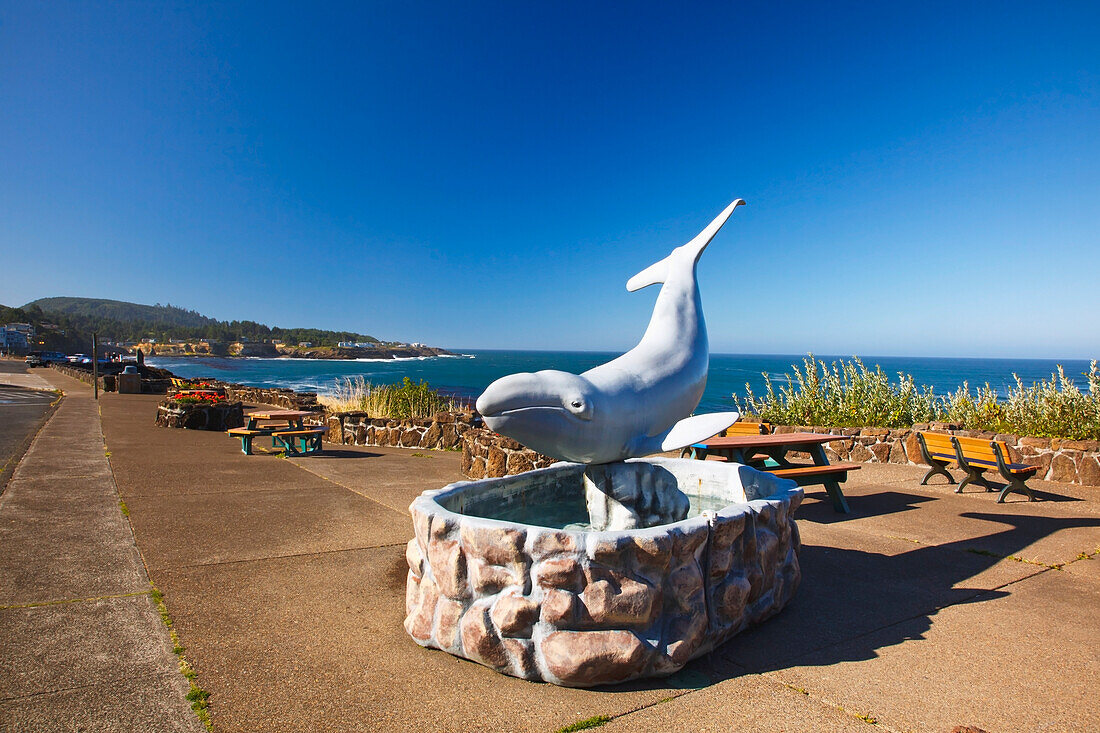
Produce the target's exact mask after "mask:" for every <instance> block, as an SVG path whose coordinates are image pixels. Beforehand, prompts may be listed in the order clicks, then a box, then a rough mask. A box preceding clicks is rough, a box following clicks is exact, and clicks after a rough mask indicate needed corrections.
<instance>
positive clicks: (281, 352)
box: [147, 344, 455, 361]
mask: <svg viewBox="0 0 1100 733" xmlns="http://www.w3.org/2000/svg"><path fill="white" fill-rule="evenodd" d="M248 346H251V347H253V348H248V349H243V350H241V351H240V353H229V354H216V353H211V352H208V351H184V350H182V349H174V348H171V347H167V348H161V349H156V348H154V349H150V350H149V352H148V354H147V356H149V357H154V358H155V357H171V358H173V359H175V358H186V357H206V358H209V357H211V356H216V357H219V358H222V359H243V358H257V357H259V358H271V359H279V358H285V359H344V360H348V361H353V360H355V359H417V358H428V357H433V356H455V354H454V353H453V352H450V351H447V350H446V349H440V348H436V347H434V346H401V347H386V346H380V347H377V348H373V347H372V348H354V347H342V346H312V347H302V346H284V347H277V346H274V345H272V344H249V345H248Z"/></svg>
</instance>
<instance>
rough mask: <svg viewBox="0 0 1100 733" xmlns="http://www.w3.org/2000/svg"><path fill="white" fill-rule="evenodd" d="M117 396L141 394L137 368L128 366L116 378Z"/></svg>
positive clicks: (139, 376)
mask: <svg viewBox="0 0 1100 733" xmlns="http://www.w3.org/2000/svg"><path fill="white" fill-rule="evenodd" d="M117 380H118V381H117V384H118V392H119V394H141V375H140V374H138V370H137V367H135V366H128V367H126V368H125V369H123V370H122V373H121V374H119V375H118V376H117Z"/></svg>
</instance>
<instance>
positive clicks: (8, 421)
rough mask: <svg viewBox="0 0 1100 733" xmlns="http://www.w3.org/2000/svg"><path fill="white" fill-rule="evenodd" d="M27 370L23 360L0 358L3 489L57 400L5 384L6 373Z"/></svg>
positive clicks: (0, 478)
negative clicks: (51, 404)
mask: <svg viewBox="0 0 1100 733" xmlns="http://www.w3.org/2000/svg"><path fill="white" fill-rule="evenodd" d="M26 373H27V368H26V366H24V364H23V362H21V361H14V360H10V359H0V492H3V490H4V487H6V486H7V484H8V479H9V478H11V473H12V471H13V470H15V466H16V464H18V463H19V459H20V458H22V457H23V453H24V452H25V451H26V450H27V446H28V445H29V444H30V440H31V438H33V437H34V434H35V433H36V432H37V431H38V428H39V426H40V425H41V423H42V420H43V418H45V416H46V413H47V412H48V411H49V409H50V403H51V402H53V401H54V400H55V399H57V398H56V396H55V395H53V394H51V393H49V392H39V391H36V390H33V389H26V388H25V387H16V386H13V385H10V384H5V382H6V381H8V380H6V379H5V375H8V374H26Z"/></svg>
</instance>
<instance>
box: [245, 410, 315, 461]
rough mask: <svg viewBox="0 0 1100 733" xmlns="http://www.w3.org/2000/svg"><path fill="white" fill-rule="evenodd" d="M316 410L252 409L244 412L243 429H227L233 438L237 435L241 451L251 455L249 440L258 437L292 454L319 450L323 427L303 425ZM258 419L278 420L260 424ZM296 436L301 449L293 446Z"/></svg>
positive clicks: (273, 446)
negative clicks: (264, 438) (274, 422)
mask: <svg viewBox="0 0 1100 733" xmlns="http://www.w3.org/2000/svg"><path fill="white" fill-rule="evenodd" d="M316 414H317V412H314V411H310V410H253V411H252V412H249V413H246V414H245V418H246V420H247V422H246V424H245V426H244V427H243V428H231V429H230V430H227V431H226V432H227V433H228V434H229V435H231V436H232V437H234V438H240V440H241V450H242V451H243V452H244V454H245V455H248V456H250V455H252V440H253V438H257V437H270V438H271V447H272V448H279V447H280V446H281V447H282V449H284V450H286V452H287V453H288V454H291V455H302V454H304V453H320V452H321V435H322V434H323V433H324V432H325V429H324V428H323V427H309V428H307V427H306V426H305V419H306V418H307V417H310V416H311V415H316ZM260 420H267V421H272V420H274V421H277V423H278V424H275V425H264V426H260V425H258V423H259V422H260ZM295 439H298V440H300V441H301V443H302V448H301V450H299V449H298V447H297V446H296V445H295Z"/></svg>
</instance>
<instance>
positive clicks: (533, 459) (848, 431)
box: [462, 423, 1100, 486]
mask: <svg viewBox="0 0 1100 733" xmlns="http://www.w3.org/2000/svg"><path fill="white" fill-rule="evenodd" d="M929 430H931V431H934V432H938V433H946V434H949V435H960V436H966V437H970V438H988V439H990V440H1003V441H1004V442H1005V444H1006V445H1008V449H1009V453H1011V455H1012V460H1013V461H1014V462H1017V463H1026V464H1028V465H1030V466H1038V467H1039V470H1038V472H1036V474H1035V478H1036V479H1039V480H1047V481H1062V482H1065V483H1076V484H1082V485H1085V486H1100V441H1097V440H1065V439H1061V438H1032V437H1027V436H1016V435H1008V434H1001V433H990V432H983V431H981V430H962V429H960V428H959V427H958V426H957V425H953V424H951V423H931V424H918V425H914V426H913V427H912V428H902V429H897V428H895V429H888V428H828V427H820V426H814V425H810V426H807V425H780V426H777V427H776V428H775V432H776V433H823V434H832V435H836V436H837V439H836V440H835V441H833V442H831V443H827V444H826V445H825V454H826V455H827V456H828V457H829V460H830V461H833V462H836V461H848V462H852V463H899V464H908V465H920V466H923V465H926V464H925V463H924V462H923V460H922V459H921V455H920V445H919V443H918V442H917V432H918V431H929ZM790 455H791V456H792V457H794V458H798V457H799V456H800V454H798V453H791V454H790ZM801 457H803V458H808V456H806V455H802V456H801ZM553 462H554V461H553V460H552V459H550V458H547V457H546V456H543V455H540V454H538V453H536V452H534V451H533V450H530V449H529V448H525V447H524V446H522V445H520V444H519V443H517V442H516V441H514V440H512V439H510V438H505V437H504V436H501V435H497V434H496V433H493V432H492V431H490V430H488V429H486V428H480V429H478V430H474V431H471V432H469V433H467V434H466V438H465V440H464V441H463V445H462V472H463V473H464V474H465V475H466V476H468V477H469V478H472V479H479V478H485V477H496V476H509V475H513V474H516V473H520V472H522V471H529V470H531V469H532V468H542V467H543V466H548V465H550V464H551V463H553Z"/></svg>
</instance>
